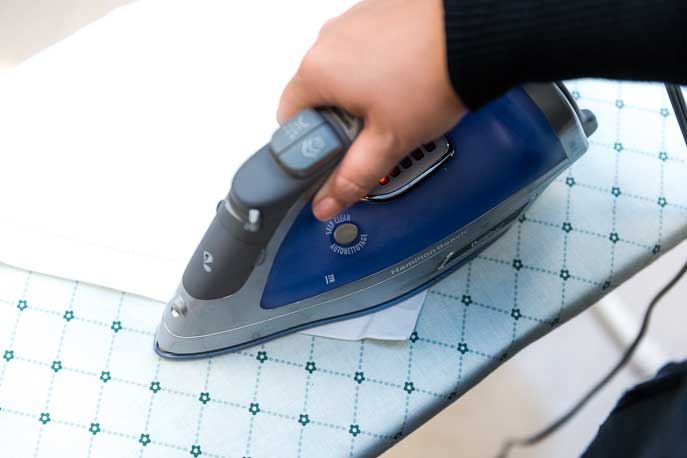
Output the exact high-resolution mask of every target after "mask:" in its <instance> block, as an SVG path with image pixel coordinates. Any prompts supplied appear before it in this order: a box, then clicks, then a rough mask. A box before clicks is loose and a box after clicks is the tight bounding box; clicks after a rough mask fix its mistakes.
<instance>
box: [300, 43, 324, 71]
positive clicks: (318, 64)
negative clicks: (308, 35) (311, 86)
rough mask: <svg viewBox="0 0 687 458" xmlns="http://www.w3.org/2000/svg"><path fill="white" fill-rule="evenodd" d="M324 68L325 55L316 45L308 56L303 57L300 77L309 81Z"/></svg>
mask: <svg viewBox="0 0 687 458" xmlns="http://www.w3.org/2000/svg"><path fill="white" fill-rule="evenodd" d="M322 66H323V53H322V51H321V47H320V46H319V45H317V44H316V45H314V46H313V47H312V48H310V50H309V51H308V52H307V54H306V55H305V56H304V57H303V60H302V61H301V65H300V67H299V68H298V75H299V76H300V77H301V78H304V79H307V78H308V77H311V76H312V75H316V74H318V73H320V71H321V69H322Z"/></svg>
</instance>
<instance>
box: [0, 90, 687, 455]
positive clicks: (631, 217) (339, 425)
mask: <svg viewBox="0 0 687 458" xmlns="http://www.w3.org/2000/svg"><path fill="white" fill-rule="evenodd" d="M570 88H571V89H572V90H573V94H574V96H575V97H576V98H577V99H578V100H579V103H580V105H581V106H582V107H584V108H590V109H592V110H593V111H594V112H595V113H596V114H597V115H598V118H599V124H600V128H599V130H598V132H597V133H596V134H595V135H594V137H593V139H592V147H591V150H590V151H589V152H588V153H587V155H586V156H585V157H584V158H583V159H582V160H580V161H579V162H578V163H577V164H575V165H574V166H573V167H572V169H571V170H570V171H569V172H567V173H565V174H564V175H563V176H561V177H560V178H559V179H558V180H556V182H555V183H554V184H553V185H552V186H551V187H550V188H549V189H548V190H547V192H546V193H545V194H544V195H543V196H542V197H541V199H540V200H539V201H538V203H537V204H536V205H535V206H534V207H533V208H532V209H531V210H530V211H529V212H528V213H527V215H526V217H525V218H524V219H522V220H521V221H520V222H519V223H517V224H516V225H515V227H513V228H512V229H511V230H510V232H508V234H506V235H505V236H504V237H503V238H502V239H501V240H500V241H499V242H497V243H496V244H495V245H494V246H492V247H491V248H490V249H488V250H487V251H486V252H484V254H482V255H481V256H479V257H478V258H477V259H475V260H474V261H473V262H471V263H470V264H469V265H467V266H465V267H464V268H462V269H461V270H459V271H458V272H456V273H455V274H453V275H452V276H450V277H449V278H447V279H446V280H444V281H442V282H441V283H439V284H437V285H436V286H434V287H433V288H432V289H431V291H430V294H429V295H428V297H427V300H426V303H425V306H424V310H423V312H422V314H421V316H420V319H419V322H418V325H417V329H416V332H414V333H413V335H412V336H411V338H410V340H409V341H407V342H400V343H383V342H378V341H371V340H367V341H361V342H344V341H336V340H329V339H323V338H315V337H310V336H304V335H293V336H290V337H286V338H282V339H279V340H276V341H273V342H271V343H268V344H265V345H262V346H259V347H257V348H252V349H249V350H245V351H241V352H239V353H236V354H229V355H225V356H220V357H216V358H213V359H208V360H199V361H192V362H172V361H166V360H162V359H160V358H158V357H157V356H156V355H155V354H154V353H153V351H152V342H153V331H154V329H155V326H156V324H157V322H158V319H159V318H160V312H161V307H162V304H160V303H157V302H153V301H150V300H146V299H141V298H139V297H135V296H130V295H127V294H124V293H121V292H118V291H112V290H107V289H103V288H99V287H94V286H90V285H88V284H82V283H79V282H78V281H71V280H63V279H57V278H53V277H48V276H44V275H40V274H36V273H31V272H26V271H21V270H18V269H15V268H12V267H9V266H0V450H1V452H0V455H2V456H3V457H11V458H24V457H56V456H60V457H68V456H69V457H99V458H100V457H117V458H120V457H133V456H136V457H144V456H145V457H149V458H150V457H166V458H169V457H189V456H193V457H195V458H198V457H200V456H203V457H213V458H220V457H221V458H229V457H252V458H263V457H354V456H355V457H358V456H361V457H362V456H376V455H378V454H379V453H381V452H382V451H383V450H385V449H386V448H388V447H390V446H392V445H393V444H394V443H395V442H396V441H398V440H400V439H402V438H403V437H404V436H406V435H408V434H409V433H410V432H412V431H413V430H414V429H415V428H417V427H418V426H419V425H421V424H422V423H423V422H425V421H427V420H428V419H429V418H431V417H432V415H434V414H435V413H436V412H438V411H439V410H441V409H442V408H444V407H445V406H446V405H447V404H449V403H451V402H453V401H454V400H455V399H457V398H458V397H459V396H460V395H461V394H463V393H465V392H466V391H467V390H468V389H470V387H472V386H473V385H475V384H476V383H478V382H479V381H480V380H481V379H482V378H483V377H485V376H486V375H487V374H488V373H489V372H491V371H493V370H494V369H495V368H496V367H497V366H498V365H499V364H501V363H502V362H503V361H505V360H506V359H507V358H510V357H512V356H513V355H515V354H516V353H517V351H518V350H519V349H521V348H523V347H524V346H525V345H527V344H528V343H529V342H532V341H533V340H535V339H537V338H538V337H540V336H542V335H544V334H546V333H547V332H551V331H553V330H554V329H555V328H556V327H557V326H559V325H561V324H562V323H564V322H565V321H566V320H569V319H570V318H572V317H574V316H575V315H576V314H577V313H579V312H581V311H582V310H584V309H585V308H586V307H588V306H589V305H591V304H593V303H594V302H595V301H597V300H598V299H599V298H600V297H601V296H603V295H604V294H605V293H608V292H609V291H610V290H612V289H613V288H614V287H615V286H617V285H618V284H620V283H621V282H622V281H623V280H625V279H626V278H628V277H629V276H630V275H632V274H633V273H635V272H636V271H638V270H639V269H641V268H642V267H643V266H645V265H646V264H647V263H650V262H651V261H653V260H654V259H656V258H657V257H658V256H660V255H661V253H663V252H665V251H666V250H668V249H670V248H671V247H672V246H674V245H675V244H677V243H678V242H679V241H680V240H682V239H683V238H684V236H685V224H686V219H685V216H686V213H687V187H686V186H684V183H685V182H686V179H687V170H686V169H687V167H686V164H685V160H686V159H687V157H686V156H687V155H686V151H685V147H684V144H683V143H682V139H681V136H680V133H679V130H678V127H677V124H676V122H675V118H674V116H673V113H672V109H671V108H670V104H669V102H668V99H667V97H666V95H665V94H664V91H663V88H662V87H661V86H660V85H646V84H631V83H623V84H619V83H615V82H600V81H578V82H572V83H570Z"/></svg>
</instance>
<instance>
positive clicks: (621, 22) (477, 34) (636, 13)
mask: <svg viewBox="0 0 687 458" xmlns="http://www.w3.org/2000/svg"><path fill="white" fill-rule="evenodd" d="M444 13H445V14H444V16H445V29H446V51H447V59H448V69H449V76H450V78H451V82H452V84H453V87H454V89H455V90H456V92H457V94H458V96H459V97H460V98H461V100H462V101H463V103H464V104H465V105H466V106H467V107H468V108H471V109H476V108H478V107H480V106H481V105H483V104H485V103H486V102H488V101H489V100H491V99H493V98H496V97H498V96H499V95H501V94H502V93H503V92H505V91H507V90H508V89H510V88H512V87H513V86H516V85H518V84H522V83H525V82H537V81H555V80H561V79H569V78H578V77H603V78H614V79H626V80H653V81H664V82H672V83H682V84H684V83H686V82H687V0H572V1H565V0H444Z"/></svg>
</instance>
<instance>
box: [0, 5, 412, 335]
mask: <svg viewBox="0 0 687 458" xmlns="http://www.w3.org/2000/svg"><path fill="white" fill-rule="evenodd" d="M352 3H354V2H353V1H348V0H338V1H327V2H312V1H306V0H301V1H288V2H284V1H270V2H226V1H209V0H201V1H198V0H193V1H191V0H186V1H178V0H174V1H170V0H145V1H142V2H138V3H134V4H132V5H129V6H127V7H123V8H121V9H119V10H117V11H115V12H113V13H111V14H110V15H108V16H107V17H105V18H103V19H101V20H100V21H98V22H96V23H95V24H92V25H90V26H88V27H86V28H84V29H83V30H81V31H80V32H78V33H76V34H75V35H73V36H71V37H69V38H68V39H66V40H64V41H63V42H61V43H58V44H56V45H55V46H53V47H51V48H50V49H48V50H46V51H45V52H43V53H41V54H40V55H38V56H36V57H34V58H32V59H30V60H29V61H28V62H26V63H25V64H23V65H21V66H20V67H19V68H18V69H16V70H15V71H14V72H13V73H11V74H10V75H9V77H8V78H7V81H4V82H2V83H0V100H2V103H1V104H0V261H2V262H6V263H8V264H13V265H15V266H19V267H22V268H25V269H30V270H35V271H40V272H45V273H49V274H52V275H57V276H61V277H65V278H74V279H78V280H81V281H85V282H90V283H95V284H99V285H103V286H107V287H111V288H115V289H118V290H124V291H129V292H132V293H136V294H140V295H143V296H147V297H150V298H153V299H157V300H161V301H166V300H167V299H168V298H169V297H170V295H171V294H172V292H173V290H174V288H175V287H176V285H177V282H178V281H179V279H180V277H181V273H182V272H183V269H184V267H185V264H186V261H187V260H188V258H189V257H190V255H191V253H192V252H193V250H194V248H195V246H196V244H197V243H198V241H199V239H200V237H201V235H202V234H203V232H204V230H205V228H206V227H207V225H208V223H209V222H210V220H211V219H212V216H213V213H214V212H215V205H216V203H217V202H218V201H219V200H220V199H221V198H223V197H224V195H225V194H226V192H227V190H228V188H229V184H230V183H231V178H232V176H233V173H234V171H235V170H236V168H237V167H238V166H239V165H240V164H241V163H242V162H243V160H244V159H245V158H247V157H248V156H249V155H250V154H252V152H254V151H255V150H256V149H257V148H258V147H260V146H262V144H264V143H265V142H266V141H267V140H268V139H269V138H270V135H271V133H272V132H273V130H274V129H275V128H276V127H277V123H276V120H275V112H276V108H277V103H278V100H279V96H280V93H281V90H282V88H283V87H284V85H285V84H286V82H287V81H288V79H289V78H290V77H291V75H292V74H293V73H294V72H295V70H296V68H297V66H298V63H299V62H300V58H301V57H302V56H303V54H304V53H305V51H306V50H307V49H308V47H309V46H310V44H311V43H312V42H313V41H314V39H315V37H316V36H317V33H318V29H319V27H320V26H321V24H322V23H323V22H324V21H325V20H326V19H327V18H329V17H332V16H335V15H336V14H339V13H340V12H342V11H343V10H345V9H346V8H347V7H349V6H350V5H351V4H352ZM423 301H424V295H420V296H416V297H415V298H413V299H412V300H410V301H408V302H407V303H406V304H404V305H403V306H397V307H394V308H391V309H388V310H386V311H383V312H380V313H378V314H375V315H371V316H368V317H363V318H359V319H356V320H351V321H349V322H345V323H340V324H335V325H328V326H325V327H323V329H320V330H318V331H316V332H317V333H318V334H320V335H329V336H335V337H339V338H351V339H355V338H362V337H375V338H380V339H402V338H407V337H408V336H409V335H410V333H411V332H412V330H413V328H414V326H415V320H416V319H417V315H418V313H419V311H420V308H421V306H422V303H423Z"/></svg>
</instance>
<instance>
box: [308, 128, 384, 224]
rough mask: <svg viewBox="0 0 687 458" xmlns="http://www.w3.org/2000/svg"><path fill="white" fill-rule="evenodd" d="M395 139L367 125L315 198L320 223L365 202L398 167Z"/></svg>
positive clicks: (315, 209) (314, 202) (314, 209)
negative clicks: (395, 166)
mask: <svg viewBox="0 0 687 458" xmlns="http://www.w3.org/2000/svg"><path fill="white" fill-rule="evenodd" d="M394 144H395V142H394V141H393V137H391V136H390V135H388V134H385V133H382V132H378V131H375V130H374V129H373V128H372V127H368V126H367V125H366V126H365V128H364V129H363V130H362V132H361V133H360V135H358V138H356V140H355V141H354V142H353V144H352V145H351V147H350V148H349V149H348V152H347V153H346V155H345V156H344V158H343V160H342V161H341V164H339V166H338V167H337V168H336V170H335V171H334V172H333V173H332V175H331V176H330V177H329V178H328V179H327V181H326V182H325V184H324V185H323V186H322V188H321V189H320V191H319V192H318V193H317V195H316V196H315V198H314V199H313V213H314V214H315V217H316V218H317V219H319V220H321V221H325V220H328V219H331V218H333V217H334V216H336V214H337V213H339V212H341V210H343V209H344V208H346V207H349V206H351V205H353V204H354V203H356V202H357V201H358V200H360V199H362V198H363V197H365V196H366V195H367V193H368V192H369V191H370V190H371V189H372V188H374V187H375V185H376V184H377V182H378V181H379V178H380V177H382V176H384V175H386V174H387V173H388V172H389V170H391V169H392V168H393V166H394V164H395V161H396V159H395V157H394V155H393V153H394V151H395V148H394Z"/></svg>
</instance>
